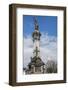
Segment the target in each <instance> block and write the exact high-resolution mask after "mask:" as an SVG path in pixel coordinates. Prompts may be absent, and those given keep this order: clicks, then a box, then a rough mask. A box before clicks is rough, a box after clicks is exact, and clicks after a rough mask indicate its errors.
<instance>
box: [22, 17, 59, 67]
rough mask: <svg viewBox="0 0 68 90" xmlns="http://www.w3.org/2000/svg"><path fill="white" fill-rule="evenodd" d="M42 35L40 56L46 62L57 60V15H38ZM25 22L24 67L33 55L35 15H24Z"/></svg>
mask: <svg viewBox="0 0 68 90" xmlns="http://www.w3.org/2000/svg"><path fill="white" fill-rule="evenodd" d="M36 18H37V21H38V24H39V31H40V33H41V34H42V36H41V37H40V57H41V59H42V60H43V62H44V63H46V62H47V60H54V61H57V17H56V16H36ZM23 19H24V20H23V22H24V24H23V25H24V28H23V30H24V61H23V62H24V67H27V65H28V63H29V62H30V61H31V59H30V58H31V57H32V56H33V41H32V33H33V32H34V16H28V15H24V16H23Z"/></svg>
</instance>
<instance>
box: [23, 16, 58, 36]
mask: <svg viewBox="0 0 68 90" xmlns="http://www.w3.org/2000/svg"><path fill="white" fill-rule="evenodd" d="M36 18H37V21H38V24H39V30H40V32H41V33H44V32H45V33H48V35H50V36H57V16H36ZM23 19H24V20H23V22H24V36H27V35H31V34H32V32H33V31H34V16H30V15H24V16H23Z"/></svg>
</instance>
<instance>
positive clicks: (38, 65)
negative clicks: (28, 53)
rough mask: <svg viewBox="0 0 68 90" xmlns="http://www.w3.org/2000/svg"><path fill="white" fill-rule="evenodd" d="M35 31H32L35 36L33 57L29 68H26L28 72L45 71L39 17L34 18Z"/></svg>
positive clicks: (33, 36) (39, 72) (38, 72)
mask: <svg viewBox="0 0 68 90" xmlns="http://www.w3.org/2000/svg"><path fill="white" fill-rule="evenodd" d="M34 27H35V28H34V32H33V33H32V38H33V44H34V46H33V57H31V61H30V63H29V64H28V69H27V70H26V74H41V73H44V65H45V64H44V62H43V61H42V59H41V57H40V37H41V33H40V31H39V25H38V22H37V19H36V17H35V19H34Z"/></svg>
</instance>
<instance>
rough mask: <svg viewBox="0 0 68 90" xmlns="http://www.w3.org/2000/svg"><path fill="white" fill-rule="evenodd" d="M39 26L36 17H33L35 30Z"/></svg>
mask: <svg viewBox="0 0 68 90" xmlns="http://www.w3.org/2000/svg"><path fill="white" fill-rule="evenodd" d="M38 28H39V26H38V22H37V17H36V16H35V30H38Z"/></svg>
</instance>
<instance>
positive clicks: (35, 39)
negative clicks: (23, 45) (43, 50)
mask: <svg viewBox="0 0 68 90" xmlns="http://www.w3.org/2000/svg"><path fill="white" fill-rule="evenodd" d="M34 25H35V30H34V32H33V34H32V37H33V43H34V50H33V56H36V57H39V56H40V36H41V33H40V32H39V25H38V22H37V19H36V18H35V23H34Z"/></svg>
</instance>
